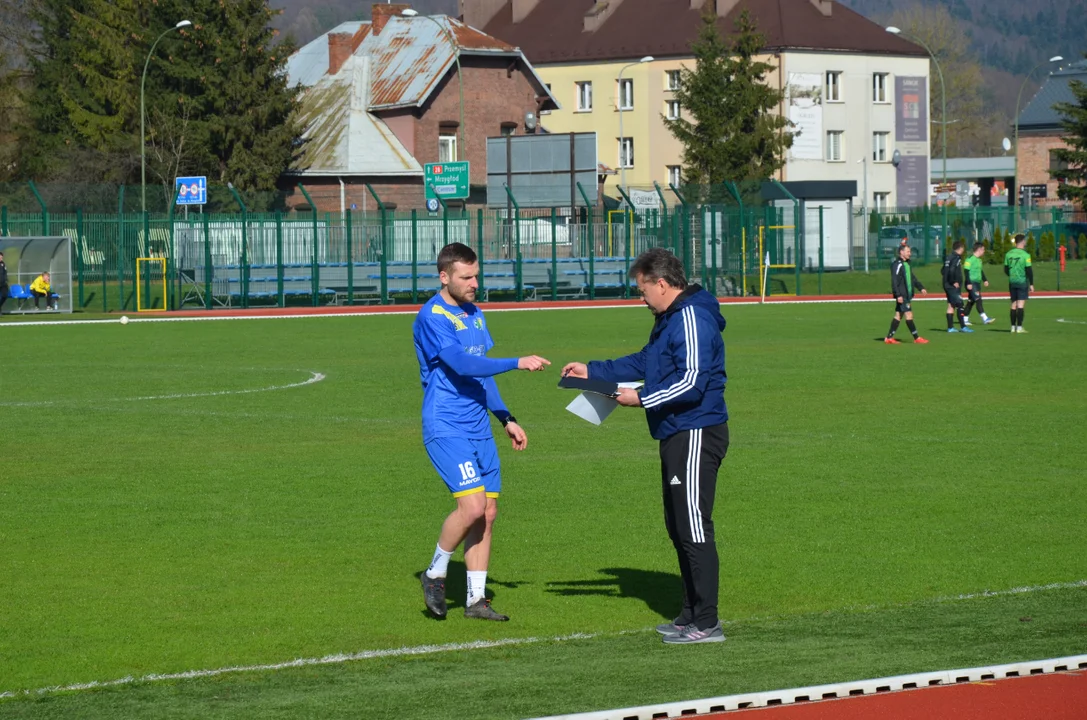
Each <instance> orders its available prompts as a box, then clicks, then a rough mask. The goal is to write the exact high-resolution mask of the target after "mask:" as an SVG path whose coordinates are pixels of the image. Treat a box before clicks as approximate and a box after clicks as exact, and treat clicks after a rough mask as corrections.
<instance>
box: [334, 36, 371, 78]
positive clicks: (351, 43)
mask: <svg viewBox="0 0 1087 720" xmlns="http://www.w3.org/2000/svg"><path fill="white" fill-rule="evenodd" d="M366 29H367V28H366V26H365V25H363V26H362V27H360V28H359V29H358V30H356V31H355V32H354V33H329V34H328V74H329V75H335V74H336V73H338V72H339V71H340V68H342V67H343V64H344V63H345V62H347V58H349V57H351V56H352V55H354V54H355V51H356V50H358V49H359V45H361V44H362V39H363V38H364V37H366Z"/></svg>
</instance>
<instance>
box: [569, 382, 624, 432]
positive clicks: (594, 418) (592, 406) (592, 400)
mask: <svg viewBox="0 0 1087 720" xmlns="http://www.w3.org/2000/svg"><path fill="white" fill-rule="evenodd" d="M641 386H642V384H641V383H638V382H625V383H619V387H624V388H634V389H635V390H637V389H638V388H640V387H641ZM617 407H619V403H618V401H616V400H615V399H614V398H610V397H607V396H605V395H598V394H597V393H592V392H583V393H579V394H578V396H577V397H576V398H574V399H573V401H572V402H571V403H570V404H569V405H567V406H566V409H567V410H569V411H570V412H572V413H573V414H574V415H577V416H578V417H579V418H581V419H582V420H587V421H589V422H591V423H592V424H593V425H599V424H600V423H602V422H604V420H605V419H606V418H607V417H608V415H610V414H611V411H612V410H614V409H615V408H617Z"/></svg>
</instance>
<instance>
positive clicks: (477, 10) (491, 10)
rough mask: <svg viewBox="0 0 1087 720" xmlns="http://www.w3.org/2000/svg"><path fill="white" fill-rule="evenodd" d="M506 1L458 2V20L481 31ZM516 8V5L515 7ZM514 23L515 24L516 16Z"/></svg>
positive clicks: (472, 0) (466, 0) (477, 0)
mask: <svg viewBox="0 0 1087 720" xmlns="http://www.w3.org/2000/svg"><path fill="white" fill-rule="evenodd" d="M506 2H507V0H459V2H458V9H459V10H460V19H461V22H463V23H464V24H465V25H468V26H470V27H474V28H476V29H477V30H483V29H484V28H486V27H487V25H488V24H489V23H490V22H491V20H494V16H495V15H497V14H498V11H499V10H501V9H502V8H503V7H505V6H506ZM515 7H516V5H515ZM514 22H517V20H516V16H515V19H514Z"/></svg>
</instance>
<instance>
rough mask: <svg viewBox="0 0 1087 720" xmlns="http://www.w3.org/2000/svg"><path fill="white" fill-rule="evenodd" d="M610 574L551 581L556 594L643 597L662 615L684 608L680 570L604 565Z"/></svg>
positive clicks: (550, 587) (650, 606)
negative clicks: (607, 566) (663, 570)
mask: <svg viewBox="0 0 1087 720" xmlns="http://www.w3.org/2000/svg"><path fill="white" fill-rule="evenodd" d="M600 572H601V573H602V574H604V575H608V576H609V577H606V578H601V579H599V580H559V581H555V582H550V583H548V584H547V585H548V588H547V591H548V592H550V593H555V594H556V595H565V596H572V595H606V596H612V597H622V598H636V599H638V600H642V601H643V602H645V604H646V605H647V606H648V607H649V609H650V610H652V611H653V612H655V613H657V614H659V615H660V616H661V617H666V618H668V617H673V616H675V614H676V613H677V612H679V611H680V610H681V609H682V607H681V606H682V604H683V585H682V581H681V580H680V577H679V575H678V574H674V573H665V572H658V571H655V570H638V569H635V568H604V569H602V570H601V571H600Z"/></svg>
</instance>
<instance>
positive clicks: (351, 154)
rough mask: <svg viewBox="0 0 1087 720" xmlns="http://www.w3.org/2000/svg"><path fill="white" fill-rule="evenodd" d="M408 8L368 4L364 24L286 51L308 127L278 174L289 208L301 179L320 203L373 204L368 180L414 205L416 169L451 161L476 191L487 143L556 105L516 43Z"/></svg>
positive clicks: (400, 204)
mask: <svg viewBox="0 0 1087 720" xmlns="http://www.w3.org/2000/svg"><path fill="white" fill-rule="evenodd" d="M408 9H409V6H408V5H393V4H388V5H374V6H373V20H372V21H371V22H347V23H343V24H341V25H339V26H338V27H336V28H335V29H333V30H332V31H331V32H329V33H326V34H325V35H323V36H321V37H319V38H317V39H316V40H314V41H313V42H311V43H309V44H307V45H305V46H304V47H302V48H301V49H299V50H298V52H296V53H295V54H294V55H292V56H291V58H290V60H289V61H288V64H287V71H288V76H289V82H290V84H291V85H301V86H302V87H303V88H304V91H303V94H302V97H301V115H302V119H303V123H304V125H305V133H304V144H303V146H302V148H301V153H300V158H299V161H298V162H297V163H296V169H295V171H294V172H292V173H289V174H287V175H285V176H284V177H283V178H282V181H281V187H282V189H283V190H285V191H287V192H288V193H290V197H289V199H288V206H290V207H299V206H301V205H303V204H306V203H305V199H304V197H303V196H302V194H301V192H300V191H299V190H298V184H299V183H301V184H303V185H304V186H305V188H306V190H307V191H308V192H309V194H310V195H311V197H313V200H314V203H315V204H316V205H317V209H318V210H321V211H340V210H349V209H360V210H362V209H376V206H377V205H376V201H375V200H374V198H373V196H372V195H371V193H370V192H369V190H368V189H367V187H366V185H367V184H369V185H370V187H372V188H373V190H374V191H375V192H376V194H377V195H378V196H379V197H380V198H381V200H382V202H383V203H384V204H385V205H386V206H395V207H397V208H398V209H405V208H421V207H423V206H424V192H423V166H424V165H425V164H426V163H436V162H450V161H457V160H467V161H468V162H469V163H470V183H471V185H472V186H473V187H474V190H473V193H479V194H481V195H482V187H483V186H485V185H486V160H487V157H486V139H487V138H488V137H495V136H498V135H504V134H522V133H525V132H531V131H532V130H533V129H534V123H535V118H536V117H538V116H539V113H540V112H541V111H543V112H546V111H549V110H554V109H557V108H558V103H557V102H555V99H554V98H553V97H552V96H551V94H550V92H549V91H548V89H547V87H546V86H545V85H544V83H543V82H542V81H541V80H540V78H539V76H537V75H536V72H535V71H534V70H533V68H532V66H531V65H529V63H528V61H527V60H526V59H525V57H524V55H523V54H522V53H521V51H520V50H518V49H517V48H516V47H514V46H512V45H510V44H508V43H505V42H502V41H501V40H497V39H495V38H493V37H490V36H488V35H485V34H483V33H482V32H479V31H478V30H475V29H473V28H471V27H468V26H467V25H465V24H464V23H462V22H459V21H458V20H455V19H453V18H449V17H446V16H428V17H423V16H414V17H408V16H405V15H404V11H405V10H408ZM462 84H463V85H462ZM462 93H463V95H462Z"/></svg>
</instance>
